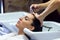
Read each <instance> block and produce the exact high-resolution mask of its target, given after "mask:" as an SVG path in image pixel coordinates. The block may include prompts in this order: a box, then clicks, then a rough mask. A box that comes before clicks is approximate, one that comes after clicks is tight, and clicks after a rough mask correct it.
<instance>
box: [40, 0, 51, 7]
mask: <svg viewBox="0 0 60 40" xmlns="http://www.w3.org/2000/svg"><path fill="white" fill-rule="evenodd" d="M50 2H51V1H48V2H46V3H40V4H39V5H40V7H41V6H42V7H47V6H48V5H49V4H50Z"/></svg>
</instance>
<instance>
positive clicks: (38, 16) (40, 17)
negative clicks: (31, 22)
mask: <svg viewBox="0 0 60 40" xmlns="http://www.w3.org/2000/svg"><path fill="white" fill-rule="evenodd" d="M33 14H34V15H35V16H36V18H37V19H38V20H39V21H40V23H41V26H42V25H43V21H44V20H43V16H42V15H39V14H37V13H33Z"/></svg>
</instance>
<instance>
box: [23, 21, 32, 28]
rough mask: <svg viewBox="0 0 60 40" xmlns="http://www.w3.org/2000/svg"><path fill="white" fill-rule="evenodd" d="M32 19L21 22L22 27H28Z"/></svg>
mask: <svg viewBox="0 0 60 40" xmlns="http://www.w3.org/2000/svg"><path fill="white" fill-rule="evenodd" d="M31 23H32V21H25V22H23V25H24V27H26V28H29V27H30V26H31Z"/></svg>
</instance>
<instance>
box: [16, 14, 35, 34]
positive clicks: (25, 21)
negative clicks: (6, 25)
mask: <svg viewBox="0 0 60 40" xmlns="http://www.w3.org/2000/svg"><path fill="white" fill-rule="evenodd" d="M33 19H34V16H33V15H32V14H27V16H25V17H23V18H19V21H18V22H17V24H16V26H17V28H18V29H19V33H18V34H24V32H23V29H24V28H28V29H30V30H34V26H31V23H32V22H33Z"/></svg>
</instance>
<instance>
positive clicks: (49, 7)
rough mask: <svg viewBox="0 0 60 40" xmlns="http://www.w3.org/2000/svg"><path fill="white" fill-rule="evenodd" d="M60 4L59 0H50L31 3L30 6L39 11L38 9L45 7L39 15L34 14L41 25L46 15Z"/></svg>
mask: <svg viewBox="0 0 60 40" xmlns="http://www.w3.org/2000/svg"><path fill="white" fill-rule="evenodd" d="M59 6H60V0H50V1H48V2H46V3H41V4H32V5H31V6H30V7H34V8H35V9H34V10H35V11H36V10H37V11H39V9H40V8H41V9H43V8H46V9H45V10H44V11H43V12H42V13H41V14H40V15H36V16H37V17H38V19H39V20H40V22H41V25H42V24H43V20H44V19H45V17H46V16H48V15H49V14H50V13H51V12H53V11H54V10H56V9H58V8H59Z"/></svg>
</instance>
